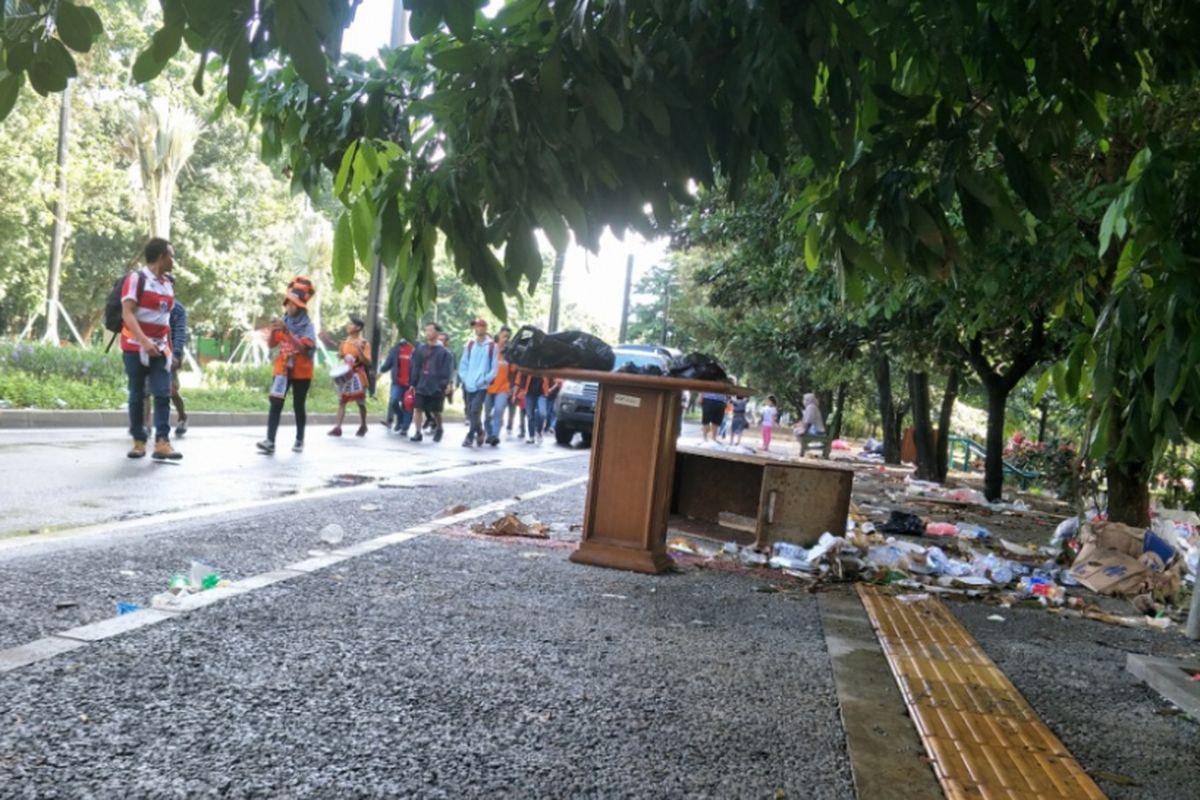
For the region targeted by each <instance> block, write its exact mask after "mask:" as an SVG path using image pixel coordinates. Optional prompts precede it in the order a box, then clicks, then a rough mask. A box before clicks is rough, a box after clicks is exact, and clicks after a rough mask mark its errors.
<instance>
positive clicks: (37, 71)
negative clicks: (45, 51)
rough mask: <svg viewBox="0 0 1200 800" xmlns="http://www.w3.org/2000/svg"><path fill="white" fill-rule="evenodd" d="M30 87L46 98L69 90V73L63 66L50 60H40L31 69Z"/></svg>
mask: <svg viewBox="0 0 1200 800" xmlns="http://www.w3.org/2000/svg"><path fill="white" fill-rule="evenodd" d="M29 85H30V86H32V87H33V90H34V91H35V92H37V93H38V94H40V95H42V96H43V97H45V96H46V95H48V94H51V93H53V92H61V91H62V90H63V89H66V88H67V73H66V72H65V71H63V69H62V66H61V65H59V64H57V63H54V62H52V61H50V60H48V59H42V58H39V59H38V60H37V61H34V62H33V64H31V65H30V67H29Z"/></svg>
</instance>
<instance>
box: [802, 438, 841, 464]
mask: <svg viewBox="0 0 1200 800" xmlns="http://www.w3.org/2000/svg"><path fill="white" fill-rule="evenodd" d="M797 441H799V442H800V456H801V457H804V456H805V455H807V454H808V451H809V450H812V449H815V448H817V447H818V446H819V447H820V449H821V458H826V459H827V458H829V448H830V447H832V446H833V440H832V439H830V438H829V434H827V433H805V434H802V435H801V436H800V437H799V438H798V440H797Z"/></svg>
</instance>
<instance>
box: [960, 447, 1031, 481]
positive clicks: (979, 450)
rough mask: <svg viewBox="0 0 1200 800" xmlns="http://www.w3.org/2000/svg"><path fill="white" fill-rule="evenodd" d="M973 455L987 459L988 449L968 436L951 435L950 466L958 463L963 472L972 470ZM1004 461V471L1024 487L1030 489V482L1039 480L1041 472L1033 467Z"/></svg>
mask: <svg viewBox="0 0 1200 800" xmlns="http://www.w3.org/2000/svg"><path fill="white" fill-rule="evenodd" d="M959 450H961V451H962V461H961V462H960V461H959V460H958V454H959ZM971 456H975V457H976V458H981V459H983V460H985V461H986V460H987V451H986V450H985V449H984V448H983V445H981V444H980V443H979V442H977V441H975V440H974V439H971V438H968V437H966V436H951V437H950V466H951V467H953V466H954V465H955V464H957V463H961V464H962V471H963V472H970V471H971ZM1003 463H1004V472H1005V474H1007V475H1012V476H1013V477H1015V478H1016V479H1017V482H1018V483H1020V485H1021V488H1022V489H1028V488H1029V484H1030V483H1032V482H1033V481H1035V480H1037V479H1038V478H1039V477H1040V476H1041V473H1039V472H1037V471H1035V470H1031V469H1021V468H1020V467H1018V466H1017V465H1016V464H1013V463H1010V462H1008V461H1005V462H1003Z"/></svg>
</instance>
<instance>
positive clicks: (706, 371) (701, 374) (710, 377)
mask: <svg viewBox="0 0 1200 800" xmlns="http://www.w3.org/2000/svg"><path fill="white" fill-rule="evenodd" d="M667 374H668V375H670V376H671V377H672V378H690V379H692V380H697V381H728V380H729V376H728V375H726V374H725V369H724V367H722V366H721V365H720V363H718V362H717V360H716V359H715V358H713V357H712V356H710V355H707V354H706V353H688V354H687V355H686V356H681V357H679V358H676V359H674V360H673V361H672V362H671V368H670V370H668V372H667Z"/></svg>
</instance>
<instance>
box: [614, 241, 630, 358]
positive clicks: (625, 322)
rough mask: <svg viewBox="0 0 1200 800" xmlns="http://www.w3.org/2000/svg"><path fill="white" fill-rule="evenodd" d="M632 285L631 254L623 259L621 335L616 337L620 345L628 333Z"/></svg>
mask: <svg viewBox="0 0 1200 800" xmlns="http://www.w3.org/2000/svg"><path fill="white" fill-rule="evenodd" d="M632 285H633V253H630V254H629V257H628V258H626V259H625V301H624V302H623V303H621V333H620V334H618V335H617V341H618V343H620V344H624V343H625V336H626V334H628V333H629V290H630V288H631V287H632Z"/></svg>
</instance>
